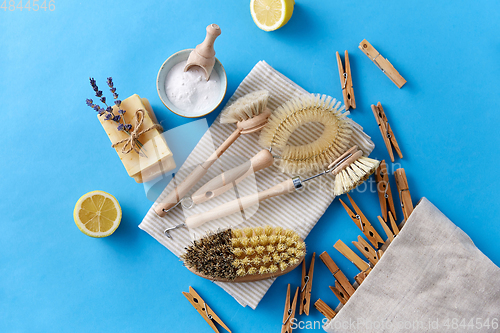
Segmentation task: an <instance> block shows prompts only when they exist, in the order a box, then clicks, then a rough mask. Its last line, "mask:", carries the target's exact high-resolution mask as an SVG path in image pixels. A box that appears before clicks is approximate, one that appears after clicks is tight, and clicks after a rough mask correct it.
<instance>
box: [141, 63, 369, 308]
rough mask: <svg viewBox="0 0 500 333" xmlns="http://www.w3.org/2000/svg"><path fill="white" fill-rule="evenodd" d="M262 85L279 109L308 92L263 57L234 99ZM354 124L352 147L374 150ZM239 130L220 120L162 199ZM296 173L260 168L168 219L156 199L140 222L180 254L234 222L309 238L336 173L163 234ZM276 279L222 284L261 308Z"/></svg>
mask: <svg viewBox="0 0 500 333" xmlns="http://www.w3.org/2000/svg"><path fill="white" fill-rule="evenodd" d="M261 89H266V90H268V91H269V92H270V99H269V103H268V107H269V108H270V109H271V110H274V109H276V108H277V107H279V106H280V105H281V104H282V103H284V102H286V101H287V100H289V99H291V98H293V97H295V96H298V95H301V94H306V93H307V91H305V90H304V89H302V88H301V87H299V86H298V85H297V84H295V83H294V82H292V81H291V80H290V79H288V78H286V77H285V76H284V75H282V74H281V73H279V72H277V71H276V70H275V69H273V68H272V67H271V66H269V65H268V64H267V63H266V62H264V61H260V62H259V63H257V65H255V67H254V68H253V69H252V71H251V72H250V73H249V74H248V76H247V77H246V78H245V79H244V80H243V82H242V83H241V84H240V85H239V87H238V89H237V90H236V92H235V93H234V95H233V96H232V97H231V99H230V100H229V102H228V104H230V103H232V102H233V101H234V100H235V99H237V98H239V97H241V96H243V95H245V94H247V93H250V92H253V91H256V90H261ZM352 127H353V129H354V130H353V135H352V138H351V142H349V143H348V146H349V147H350V146H352V145H354V144H356V145H358V147H359V148H360V149H362V150H363V152H364V154H365V155H368V154H370V153H371V151H372V150H373V148H374V144H373V142H372V141H371V140H370V137H369V136H368V135H366V134H365V133H364V132H363V129H362V127H361V126H359V125H358V124H356V123H354V122H352ZM235 129H236V126H235V125H234V124H221V123H220V122H219V121H218V119H217V120H216V121H214V123H213V124H212V126H211V127H210V129H209V131H207V132H206V133H205V135H204V136H203V137H202V139H201V140H200V142H199V143H198V145H197V146H196V147H195V149H194V150H193V152H192V153H191V154H190V155H189V157H188V158H187V160H186V162H185V163H184V164H183V165H182V167H181V168H180V170H179V172H178V173H177V174H176V177H175V179H174V180H172V181H171V182H170V184H169V185H168V186H167V187H166V189H165V190H164V191H163V193H162V194H161V195H160V197H159V198H158V201H157V202H159V201H161V200H162V199H163V198H164V197H165V196H166V195H167V194H168V193H169V192H170V191H172V189H173V188H174V187H175V184H176V183H178V182H180V181H182V180H183V179H184V178H185V177H186V176H187V175H188V174H189V173H190V172H191V171H192V170H193V169H194V168H195V167H196V166H197V165H198V164H199V163H202V162H204V161H205V160H206V159H207V158H208V157H209V156H210V154H212V153H213V152H214V150H215V149H216V148H217V147H218V146H219V145H220V144H221V143H222V142H224V140H225V139H226V138H227V137H229V135H230V134H231V133H232V132H233V131H234V130H235ZM321 132H322V125H320V124H306V125H305V126H303V127H302V128H301V129H299V130H298V131H297V134H296V135H294V136H293V140H292V139H291V140H290V142H289V143H290V144H294V145H297V144H301V143H306V142H311V141H312V140H314V138H316V137H317V136H319V134H321ZM258 135H259V133H253V134H247V135H242V136H241V137H240V138H238V139H237V140H236V142H235V143H234V144H233V145H232V146H231V147H230V148H229V149H228V150H227V151H226V152H225V153H224V154H223V155H222V156H221V158H219V160H218V161H217V162H216V163H214V165H213V166H212V167H211V168H210V170H209V172H208V173H207V175H206V176H205V177H204V178H203V179H202V180H201V181H200V183H199V184H198V185H197V186H195V187H194V189H193V190H192V191H191V193H193V192H194V191H196V190H197V189H198V188H199V187H200V186H202V185H203V184H205V183H206V182H207V181H208V180H210V179H212V178H213V177H215V176H216V175H218V174H220V173H221V172H222V171H224V170H228V169H230V168H233V167H236V166H238V165H240V164H241V163H243V162H244V161H246V160H248V159H249V158H251V157H252V156H254V155H255V154H256V153H258V152H259V151H260V150H262V149H263V148H265V147H260V146H259V144H258ZM290 176H291V175H285V174H282V173H281V172H279V170H278V168H276V166H274V165H273V166H271V167H269V168H267V169H265V170H262V171H259V172H258V173H256V174H255V176H252V177H249V178H248V179H246V180H244V181H243V182H241V183H240V184H238V186H237V188H236V189H235V190H230V191H228V192H226V193H224V194H223V195H221V196H219V197H216V198H214V199H212V200H209V201H207V202H205V203H202V204H199V205H197V206H195V207H192V208H190V209H182V208H180V206H178V207H176V208H175V209H173V210H172V211H170V212H169V213H168V214H167V216H166V217H163V218H161V217H158V216H157V215H156V213H155V212H154V210H153V208H154V206H155V205H156V203H155V204H154V205H153V207H152V208H151V209H150V210H149V212H148V213H147V215H146V217H145V218H144V220H143V221H142V223H141V224H140V225H139V227H140V228H141V229H143V230H144V231H146V232H147V233H149V234H150V235H151V236H153V237H154V238H155V239H156V240H157V241H159V242H160V243H161V244H163V245H164V246H165V247H166V248H168V249H169V250H170V251H172V252H173V253H174V254H175V255H176V256H180V255H181V254H182V253H183V252H184V247H185V246H187V245H188V244H190V243H191V242H192V240H193V239H196V238H198V237H200V236H203V235H205V234H206V232H207V231H208V230H212V231H214V230H218V229H219V228H225V227H229V226H231V227H238V228H244V227H257V226H263V225H272V226H282V227H284V228H288V229H293V230H295V231H296V232H297V233H298V234H299V235H300V236H301V237H302V238H303V239H305V238H306V236H307V235H308V234H309V232H310V231H311V229H312V228H313V227H314V225H315V224H316V222H317V221H318V220H319V219H320V217H321V216H322V215H323V213H324V212H325V210H326V209H327V208H328V206H329V205H330V203H331V202H332V201H333V199H334V195H333V178H332V177H331V176H329V175H327V176H324V177H318V178H316V179H315V180H312V181H309V182H307V186H306V188H305V189H304V190H301V191H298V192H295V193H291V194H288V195H283V196H280V197H274V198H271V199H269V200H267V201H264V202H261V203H260V205H256V206H254V207H252V208H250V209H247V210H246V211H244V212H243V213H237V214H233V215H231V216H228V217H225V218H221V219H218V220H216V221H211V222H209V223H206V224H205V225H203V226H201V227H198V228H196V229H194V230H187V229H186V228H180V229H177V230H175V231H173V232H172V235H173V237H174V239H173V240H171V239H168V238H167V237H166V236H165V235H164V234H163V230H164V229H165V228H167V227H170V226H174V225H177V224H180V223H183V222H184V220H185V218H186V217H187V216H190V215H193V214H198V213H202V212H205V211H207V210H209V209H211V208H213V207H216V206H218V205H220V204H222V203H224V202H227V201H229V200H232V199H235V198H236V197H237V196H239V197H241V196H245V195H249V194H251V193H255V191H263V190H265V189H268V188H270V187H272V186H274V185H277V184H279V183H280V182H282V181H284V180H286V179H288V178H290ZM294 176H295V175H294ZM302 176H305V175H302ZM273 282H274V279H268V280H264V281H257V282H249V283H222V282H216V283H217V285H219V286H220V287H221V288H222V289H224V290H225V291H226V292H228V293H229V294H230V295H231V296H233V297H234V298H235V299H236V301H238V303H240V304H241V305H242V306H246V305H248V306H250V307H251V308H252V309H255V308H256V307H257V305H258V304H259V302H260V300H261V299H262V298H263V297H264V295H265V293H266V292H267V290H268V289H269V287H270V286H271V284H272V283H273Z"/></svg>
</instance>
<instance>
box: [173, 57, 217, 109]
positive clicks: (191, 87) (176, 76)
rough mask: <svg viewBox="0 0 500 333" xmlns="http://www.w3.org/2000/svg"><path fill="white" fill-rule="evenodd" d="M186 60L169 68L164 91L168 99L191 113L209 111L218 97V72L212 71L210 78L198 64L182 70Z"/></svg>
mask: <svg viewBox="0 0 500 333" xmlns="http://www.w3.org/2000/svg"><path fill="white" fill-rule="evenodd" d="M186 63H187V60H185V61H181V62H180V63H178V64H176V65H175V66H173V67H172V69H170V71H169V72H168V74H167V78H166V79H165V92H166V93H167V97H168V99H169V100H170V101H171V102H172V103H173V104H174V105H175V106H176V107H178V108H179V109H181V110H183V111H185V112H186V113H191V114H193V115H195V114H200V113H203V111H207V112H208V111H210V110H211V109H212V108H213V107H214V106H215V105H216V104H217V102H218V100H219V97H220V91H221V87H220V82H219V74H217V72H216V71H215V70H213V71H212V74H211V75H210V79H209V80H208V81H207V80H206V79H205V72H204V70H203V69H202V68H200V67H198V66H193V67H191V68H190V69H189V70H188V71H187V72H184V67H186Z"/></svg>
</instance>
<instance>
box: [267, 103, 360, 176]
mask: <svg viewBox="0 0 500 333" xmlns="http://www.w3.org/2000/svg"><path fill="white" fill-rule="evenodd" d="M306 123H320V124H322V125H323V127H324V128H323V132H322V133H321V135H320V136H319V137H318V138H316V139H315V140H314V141H312V142H310V143H307V144H303V145H298V146H293V145H290V144H289V142H288V141H289V139H290V137H291V136H292V135H293V133H294V132H295V131H296V130H297V129H299V127H301V126H302V125H304V124H306ZM351 134H352V127H351V123H350V121H349V119H348V118H347V113H346V112H345V108H344V107H343V106H342V107H341V103H340V102H337V100H336V99H335V98H332V97H329V96H326V95H322V96H321V95H318V94H316V95H315V94H307V95H301V96H298V97H295V98H293V99H291V100H289V101H288V102H286V103H284V104H283V105H282V106H280V107H279V108H278V109H276V110H275V111H274V112H273V113H272V115H271V116H270V117H269V119H268V123H267V124H266V126H265V127H264V128H263V129H262V131H261V135H260V139H259V141H260V142H259V143H260V144H261V145H262V146H263V147H269V148H270V149H272V150H278V151H279V158H280V163H279V168H280V170H281V171H282V172H287V173H295V174H297V173H299V172H312V171H319V170H324V168H326V166H327V165H329V164H330V162H331V161H332V160H334V159H336V158H337V157H339V156H340V155H341V154H342V153H343V152H344V151H346V149H347V148H348V147H349V140H350V138H351Z"/></svg>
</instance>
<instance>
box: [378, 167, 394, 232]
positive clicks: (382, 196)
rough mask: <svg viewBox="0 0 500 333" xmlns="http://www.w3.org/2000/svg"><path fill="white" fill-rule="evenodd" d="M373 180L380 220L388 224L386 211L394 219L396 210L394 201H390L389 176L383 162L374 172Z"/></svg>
mask: <svg viewBox="0 0 500 333" xmlns="http://www.w3.org/2000/svg"><path fill="white" fill-rule="evenodd" d="M375 178H376V180H377V192H378V200H379V201H380V208H381V210H382V218H383V219H384V221H386V222H388V220H387V210H389V211H390V212H391V213H392V216H393V217H394V218H396V208H395V206H394V200H393V199H392V191H391V185H390V184H389V174H388V173H387V165H386V164H385V160H382V162H380V164H379V165H378V168H377V171H375Z"/></svg>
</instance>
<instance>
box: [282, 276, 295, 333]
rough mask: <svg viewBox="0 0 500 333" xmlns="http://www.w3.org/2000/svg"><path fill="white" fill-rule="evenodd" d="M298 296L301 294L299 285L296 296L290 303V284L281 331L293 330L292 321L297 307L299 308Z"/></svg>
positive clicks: (285, 332) (288, 331)
mask: <svg viewBox="0 0 500 333" xmlns="http://www.w3.org/2000/svg"><path fill="white" fill-rule="evenodd" d="M297 296H299V287H297V290H296V291H295V296H294V297H293V301H292V302H291V305H290V284H288V288H287V290H286V300H285V313H284V314H283V325H282V326H281V333H291V332H292V327H291V326H292V322H293V319H294V318H295V309H296V308H297Z"/></svg>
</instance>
